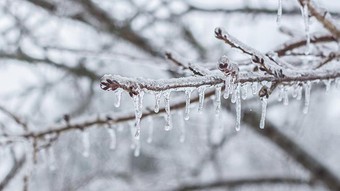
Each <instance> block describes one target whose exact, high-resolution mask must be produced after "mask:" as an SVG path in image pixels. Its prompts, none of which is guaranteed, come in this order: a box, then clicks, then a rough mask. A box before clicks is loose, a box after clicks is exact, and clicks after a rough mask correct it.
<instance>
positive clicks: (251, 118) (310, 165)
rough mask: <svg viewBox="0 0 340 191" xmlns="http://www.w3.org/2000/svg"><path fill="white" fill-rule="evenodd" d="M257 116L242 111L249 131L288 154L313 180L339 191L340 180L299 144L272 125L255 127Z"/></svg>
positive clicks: (267, 122)
mask: <svg viewBox="0 0 340 191" xmlns="http://www.w3.org/2000/svg"><path fill="white" fill-rule="evenodd" d="M258 119H259V116H258V115H257V114H256V113H253V112H249V111H244V118H243V121H244V122H245V123H246V124H248V125H249V127H250V128H251V129H253V130H254V131H255V132H257V133H259V134H260V135H262V136H264V137H266V138H268V139H269V140H270V141H271V142H273V143H274V144H275V145H277V146H278V147H279V148H281V149H282V150H284V151H285V152H286V153H287V154H289V155H290V156H291V157H292V158H293V159H294V160H295V161H296V162H298V163H300V164H301V165H302V166H303V167H305V168H306V169H308V170H309V171H310V172H311V173H312V174H313V176H314V178H315V179H317V180H320V181H322V182H323V183H324V184H325V185H326V186H327V187H328V188H329V189H331V190H340V179H339V177H337V176H336V175H335V174H334V173H333V172H331V171H330V170H329V169H328V168H327V167H326V166H324V165H323V164H322V163H321V162H320V161H318V160H317V159H316V158H315V157H314V156H313V155H311V154H309V153H308V152H307V151H306V150H305V149H303V148H302V147H301V146H300V145H299V144H297V143H296V142H294V141H293V140H292V139H291V138H289V137H288V136H286V135H284V134H283V133H282V132H280V131H279V130H278V129H277V128H276V127H275V125H274V124H272V123H270V122H269V121H268V120H267V121H266V124H265V126H266V128H264V129H259V128H258V127H257V126H258V125H257V124H258Z"/></svg>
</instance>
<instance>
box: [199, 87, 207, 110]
mask: <svg viewBox="0 0 340 191" xmlns="http://www.w3.org/2000/svg"><path fill="white" fill-rule="evenodd" d="M205 89H206V87H205V86H201V87H199V88H198V99H199V101H198V111H199V112H201V111H202V110H203V105H204V96H205Z"/></svg>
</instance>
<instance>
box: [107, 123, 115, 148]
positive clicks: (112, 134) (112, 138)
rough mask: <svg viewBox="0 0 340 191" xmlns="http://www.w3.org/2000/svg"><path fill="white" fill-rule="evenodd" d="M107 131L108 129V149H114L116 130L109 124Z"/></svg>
mask: <svg viewBox="0 0 340 191" xmlns="http://www.w3.org/2000/svg"><path fill="white" fill-rule="evenodd" d="M107 131H108V133H109V135H110V139H111V140H110V149H111V150H114V149H116V145H117V136H116V131H115V130H114V129H113V128H112V127H111V126H109V127H108V128H107Z"/></svg>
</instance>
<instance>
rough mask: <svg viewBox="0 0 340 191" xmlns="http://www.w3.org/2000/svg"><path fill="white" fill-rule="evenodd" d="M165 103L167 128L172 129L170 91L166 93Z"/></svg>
mask: <svg viewBox="0 0 340 191" xmlns="http://www.w3.org/2000/svg"><path fill="white" fill-rule="evenodd" d="M164 103H165V112H166V115H165V128H164V129H165V130H166V131H170V130H171V129H172V119H171V111H170V91H166V92H165V93H164Z"/></svg>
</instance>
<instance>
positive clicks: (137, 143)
mask: <svg viewBox="0 0 340 191" xmlns="http://www.w3.org/2000/svg"><path fill="white" fill-rule="evenodd" d="M140 147H141V145H140V140H139V139H138V140H136V139H135V151H134V152H133V156H135V157H139V155H140Z"/></svg>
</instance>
